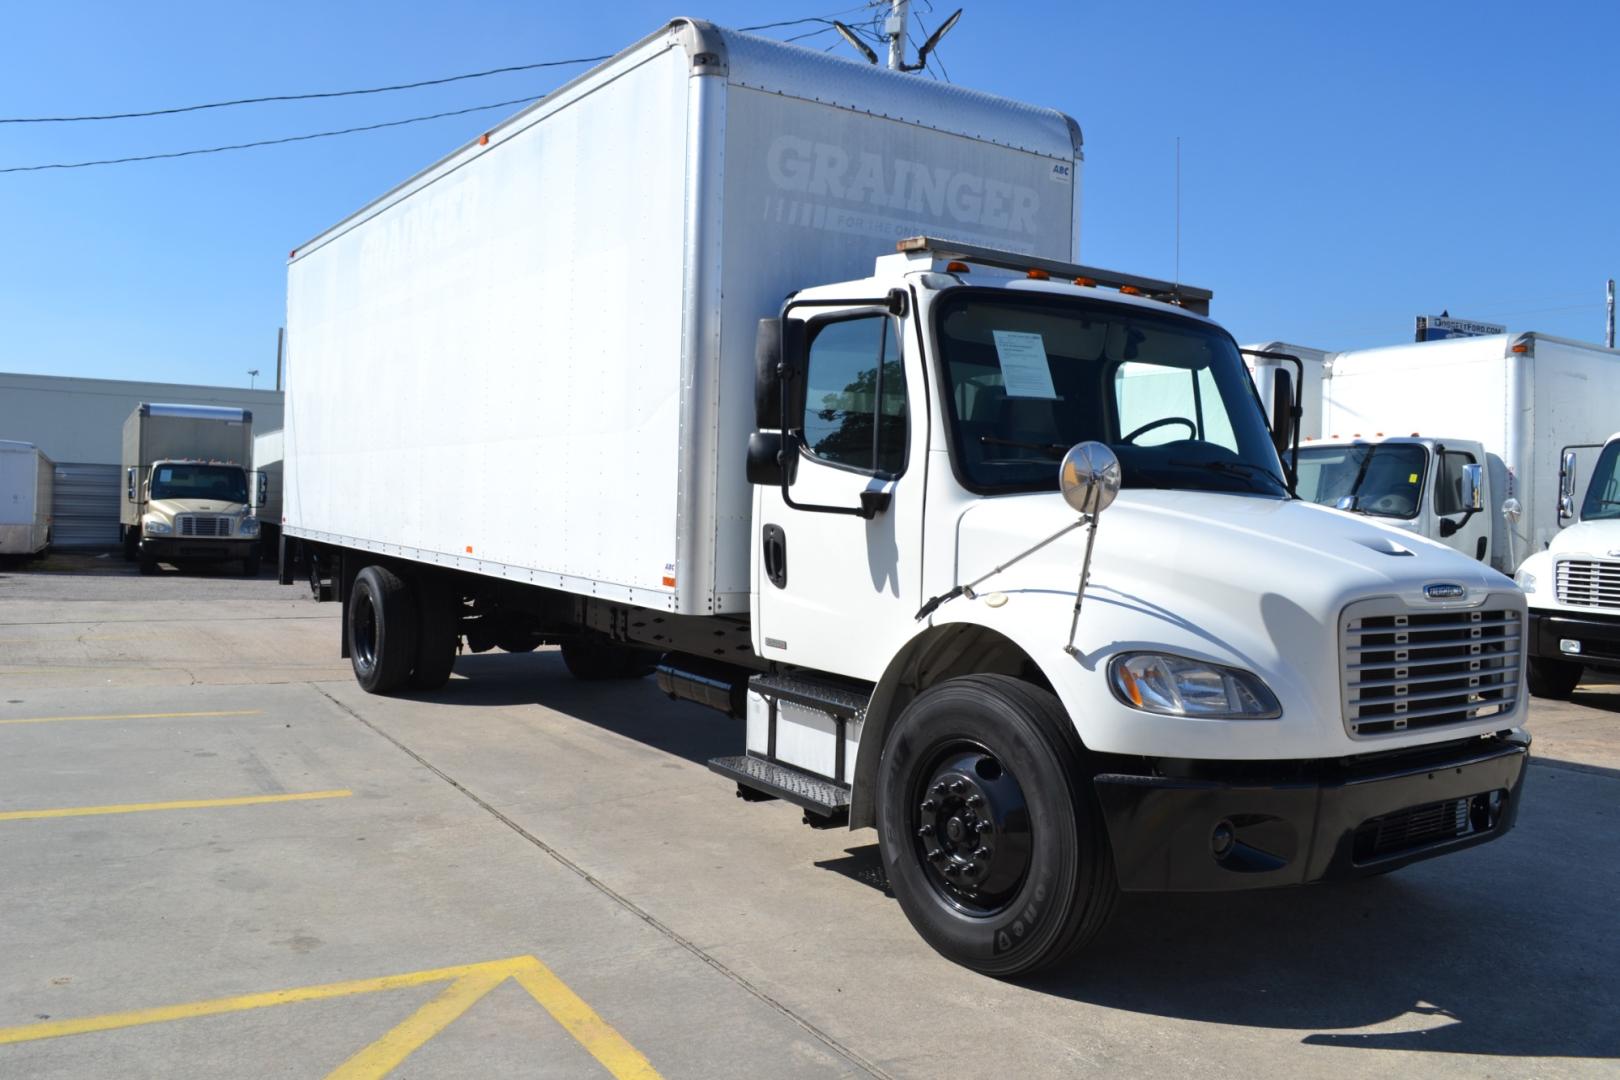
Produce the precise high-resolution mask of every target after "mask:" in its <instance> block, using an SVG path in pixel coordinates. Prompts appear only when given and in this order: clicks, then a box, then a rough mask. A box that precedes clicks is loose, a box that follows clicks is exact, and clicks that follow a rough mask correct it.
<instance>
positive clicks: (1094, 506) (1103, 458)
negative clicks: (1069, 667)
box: [1058, 442, 1121, 656]
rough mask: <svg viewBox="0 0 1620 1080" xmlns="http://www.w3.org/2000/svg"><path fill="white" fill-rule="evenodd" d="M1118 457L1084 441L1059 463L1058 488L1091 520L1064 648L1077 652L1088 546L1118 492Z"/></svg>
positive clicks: (1088, 575) (1087, 572) (1087, 573)
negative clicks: (1076, 636) (1076, 641)
mask: <svg viewBox="0 0 1620 1080" xmlns="http://www.w3.org/2000/svg"><path fill="white" fill-rule="evenodd" d="M1120 479H1121V476H1120V470H1119V458H1118V457H1117V456H1115V454H1114V452H1113V451H1112V450H1110V449H1109V448H1108V447H1107V446H1104V445H1103V444H1102V443H1100V442H1083V443H1079V444H1077V445H1075V446H1071V447H1070V448H1069V452H1068V453H1067V454H1064V455H1063V463H1062V464H1061V465H1059V466H1058V490H1059V491H1061V492H1063V499H1064V501H1065V502H1067V503H1068V504H1069V505H1070V506H1072V507H1073V508H1074V509H1075V510H1077V511H1079V512H1080V513H1082V514H1084V515H1086V517H1087V518H1089V519H1090V521H1089V524H1090V526H1091V527H1090V528H1089V529H1087V530H1086V556H1085V559H1084V560H1083V561H1082V562H1081V563H1080V585H1079V587H1078V588H1077V589H1075V591H1074V615H1073V616H1072V617H1071V618H1070V619H1069V643H1068V644H1067V645H1065V646H1063V651H1064V652H1067V653H1068V654H1069V655H1070V656H1074V655H1076V652H1075V648H1074V635H1075V631H1077V630H1078V629H1079V628H1080V605H1081V604H1082V603H1083V602H1084V601H1085V599H1086V582H1087V581H1088V580H1089V579H1090V578H1091V548H1092V545H1093V544H1095V543H1096V542H1097V519H1098V518H1099V517H1100V516H1102V512H1103V511H1104V510H1106V509H1108V508H1109V507H1110V506H1112V505H1113V503H1114V496H1116V495H1118V494H1119V482H1120Z"/></svg>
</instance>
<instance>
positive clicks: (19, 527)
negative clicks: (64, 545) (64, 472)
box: [0, 439, 56, 555]
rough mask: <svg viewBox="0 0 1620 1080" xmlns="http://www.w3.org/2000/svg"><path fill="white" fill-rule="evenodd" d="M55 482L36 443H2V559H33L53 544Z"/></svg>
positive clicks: (52, 469)
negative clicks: (16, 556)
mask: <svg viewBox="0 0 1620 1080" xmlns="http://www.w3.org/2000/svg"><path fill="white" fill-rule="evenodd" d="M55 478H56V466H55V465H53V464H52V462H51V459H50V458H48V457H46V456H45V455H44V453H42V452H41V451H40V450H39V449H38V448H37V447H35V446H34V444H33V443H26V442H17V441H16V440H13V439H0V555H32V554H34V553H35V552H37V551H42V550H44V548H45V546H46V545H47V544H48V543H49V542H50V535H51V492H52V491H53V489H54V481H55Z"/></svg>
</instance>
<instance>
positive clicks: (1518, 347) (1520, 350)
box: [1512, 341, 1530, 353]
mask: <svg viewBox="0 0 1620 1080" xmlns="http://www.w3.org/2000/svg"><path fill="white" fill-rule="evenodd" d="M1512 351H1513V352H1517V353H1526V352H1529V351H1530V346H1528V345H1526V344H1525V343H1524V342H1522V341H1521V342H1520V343H1519V344H1517V345H1515V346H1513V350H1512Z"/></svg>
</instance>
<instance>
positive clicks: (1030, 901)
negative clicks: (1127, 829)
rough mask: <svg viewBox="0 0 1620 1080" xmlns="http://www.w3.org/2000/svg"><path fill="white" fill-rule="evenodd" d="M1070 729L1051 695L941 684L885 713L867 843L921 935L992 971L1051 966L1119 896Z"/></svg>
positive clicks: (1003, 685) (1011, 683)
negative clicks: (888, 723) (873, 844)
mask: <svg viewBox="0 0 1620 1080" xmlns="http://www.w3.org/2000/svg"><path fill="white" fill-rule="evenodd" d="M1069 724H1070V721H1069V718H1068V717H1067V716H1066V715H1065V714H1064V712H1063V709H1062V706H1060V705H1059V704H1058V700H1057V698H1056V697H1055V696H1053V695H1052V694H1051V693H1050V692H1049V691H1046V690H1043V689H1041V688H1039V687H1036V686H1032V685H1030V684H1028V683H1025V682H1020V681H1019V680H1017V679H1013V678H1010V677H1008V676H1004V675H970V676H965V677H962V678H957V679H950V680H948V681H946V682H943V683H940V684H939V685H938V686H935V687H932V688H930V689H928V690H926V691H924V692H923V693H922V694H921V695H919V696H918V697H917V699H916V700H915V701H913V702H912V703H911V704H910V705H908V706H907V707H906V709H905V711H904V712H903V713H901V714H900V717H899V719H898V720H896V721H895V724H894V727H893V728H892V729H891V730H890V731H889V735H888V739H887V741H886V743H885V745H884V749H883V759H882V761H881V762H880V763H879V765H878V787H877V810H878V842H879V845H880V846H881V850H882V852H883V864H884V867H885V869H886V870H887V871H888V876H889V882H890V885H891V886H892V887H893V889H894V894H895V897H896V898H897V899H898V900H899V901H900V906H901V908H902V909H903V910H904V911H905V913H906V917H907V918H908V919H910V920H911V924H912V926H913V927H915V928H916V930H917V932H918V933H919V934H921V935H922V937H923V940H925V941H927V942H928V944H930V945H932V946H933V947H934V948H935V949H936V950H937V951H938V952H939V953H940V954H941V955H943V956H944V957H946V958H947V959H949V960H953V961H955V962H956V963H958V964H961V965H963V966H964V967H968V968H972V969H973V970H975V971H978V972H981V973H983V974H986V975H991V976H995V977H998V978H1008V977H1011V976H1015V975H1024V974H1028V973H1030V972H1033V971H1036V970H1038V969H1040V968H1043V967H1047V966H1050V965H1052V964H1055V963H1059V962H1061V961H1062V960H1064V959H1066V958H1067V957H1069V956H1071V955H1072V954H1074V953H1075V952H1076V951H1078V950H1079V949H1080V948H1081V947H1082V946H1083V945H1085V944H1086V943H1087V942H1088V941H1090V940H1091V939H1092V938H1093V937H1095V936H1096V934H1097V932H1098V931H1099V930H1101V929H1102V927H1103V925H1104V924H1105V923H1106V922H1107V920H1108V916H1109V914H1110V913H1111V912H1112V911H1113V907H1114V901H1115V899H1116V898H1117V896H1118V892H1119V889H1118V885H1117V884H1116V881H1115V878H1114V861H1113V855H1112V852H1111V851H1110V850H1109V847H1108V838H1107V834H1106V832H1105V830H1104V828H1103V825H1102V819H1101V813H1100V810H1099V809H1098V806H1097V802H1096V797H1095V795H1094V794H1093V793H1092V791H1091V787H1090V784H1089V774H1088V773H1087V772H1086V770H1085V768H1084V764H1083V761H1082V759H1081V754H1080V752H1079V750H1078V748H1077V746H1076V744H1075V742H1074V740H1073V738H1072V736H1071V735H1070V734H1069V733H1068V731H1066V728H1067V726H1068V725H1069Z"/></svg>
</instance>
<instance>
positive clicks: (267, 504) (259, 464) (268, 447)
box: [253, 430, 283, 525]
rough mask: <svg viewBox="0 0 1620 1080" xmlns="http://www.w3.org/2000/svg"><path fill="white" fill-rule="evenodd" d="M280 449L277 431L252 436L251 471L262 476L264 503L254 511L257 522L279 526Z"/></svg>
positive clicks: (281, 446) (279, 435) (281, 444)
mask: <svg viewBox="0 0 1620 1080" xmlns="http://www.w3.org/2000/svg"><path fill="white" fill-rule="evenodd" d="M282 449H283V443H282V437H281V432H280V431H279V430H277V431H266V432H264V433H263V434H262V435H255V436H253V471H254V472H256V473H263V474H264V501H263V502H262V503H259V504H258V506H257V507H256V509H257V511H258V516H259V520H260V521H264V522H268V523H269V524H271V525H279V524H281V479H282V478H281V458H282ZM254 483H255V484H256V483H257V481H255V482H254Z"/></svg>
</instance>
